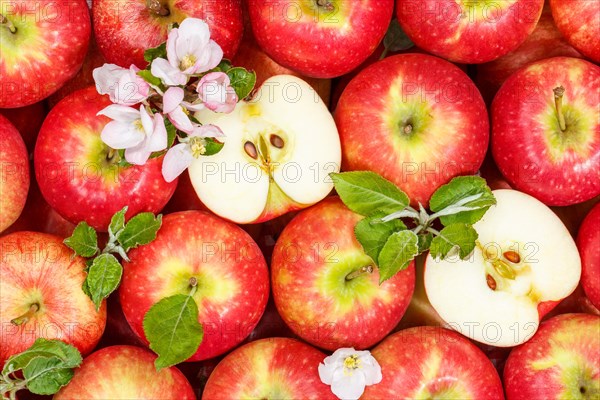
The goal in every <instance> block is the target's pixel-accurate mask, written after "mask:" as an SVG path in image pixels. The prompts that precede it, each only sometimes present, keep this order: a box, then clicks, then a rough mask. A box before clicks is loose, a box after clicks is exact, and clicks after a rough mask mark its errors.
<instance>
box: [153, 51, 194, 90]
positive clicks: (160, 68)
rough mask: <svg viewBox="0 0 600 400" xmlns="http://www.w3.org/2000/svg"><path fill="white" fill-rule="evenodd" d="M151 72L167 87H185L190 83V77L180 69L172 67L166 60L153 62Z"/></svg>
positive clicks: (160, 59)
mask: <svg viewBox="0 0 600 400" xmlns="http://www.w3.org/2000/svg"><path fill="white" fill-rule="evenodd" d="M150 72H152V75H154V76H155V77H157V78H159V79H160V80H162V81H163V82H164V83H165V85H167V86H179V85H185V84H186V83H187V81H188V77H187V76H186V75H185V74H184V73H183V72H181V71H180V70H179V68H177V67H174V66H172V65H171V64H170V63H169V61H167V60H165V59H164V58H156V59H155V60H154V61H152V66H151V67H150Z"/></svg>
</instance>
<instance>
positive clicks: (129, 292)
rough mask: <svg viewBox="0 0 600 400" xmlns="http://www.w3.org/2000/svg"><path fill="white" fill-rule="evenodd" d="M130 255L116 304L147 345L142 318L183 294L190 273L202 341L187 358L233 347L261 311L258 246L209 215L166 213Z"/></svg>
mask: <svg viewBox="0 0 600 400" xmlns="http://www.w3.org/2000/svg"><path fill="white" fill-rule="evenodd" d="M129 258H130V259H131V262H129V263H126V264H125V266H124V272H123V281H122V283H121V287H120V289H119V292H120V296H121V305H122V306H123V312H124V314H125V317H126V318H127V321H128V322H129V324H130V325H131V327H132V328H133V331H134V332H135V333H136V334H137V335H138V336H140V337H141V338H142V339H143V340H144V341H145V342H146V343H147V341H146V339H145V335H144V330H143V327H142V321H143V319H144V316H145V315H146V312H147V311H148V310H149V309H150V307H152V306H153V305H154V304H155V303H157V302H158V301H160V300H161V299H163V298H165V297H169V296H172V295H175V294H177V293H184V292H186V288H187V282H189V279H190V278H191V277H195V278H196V279H197V280H198V288H199V289H198V291H197V292H196V294H195V295H194V299H195V301H196V303H197V304H198V309H199V315H198V320H199V321H200V323H202V325H203V328H204V339H203V340H202V344H201V345H200V348H199V349H198V351H197V352H196V354H194V355H193V356H192V357H191V358H190V359H189V360H188V361H198V360H205V359H208V358H212V357H216V356H218V355H220V354H223V353H225V352H226V351H228V350H230V349H232V348H233V347H235V346H236V345H238V344H239V343H241V342H242V341H243V340H244V339H245V338H246V337H247V336H248V335H249V334H250V332H252V330H253V329H254V327H255V326H256V324H257V323H258V321H259V319H260V317H261V315H262V314H263V311H264V310H265V306H266V304H267V298H268V296H269V277H268V271H267V266H266V263H265V260H264V258H263V256H262V254H261V253H260V249H259V248H258V246H257V245H256V243H255V242H254V241H253V240H252V238H250V236H249V235H248V234H247V233H245V232H244V231H243V230H242V229H241V228H239V227H238V226H236V225H234V224H232V223H229V222H226V221H224V220H222V219H220V218H218V217H216V216H214V215H211V214H208V213H204V212H200V211H186V212H179V213H174V214H169V215H167V216H165V217H164V218H163V223H162V226H161V228H160V230H159V232H158V235H157V237H156V240H154V241H153V242H152V243H150V244H148V245H146V246H142V247H139V248H137V249H134V250H132V251H131V252H130V253H129ZM186 293H187V292H186Z"/></svg>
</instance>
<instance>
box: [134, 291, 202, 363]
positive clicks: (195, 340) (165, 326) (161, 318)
mask: <svg viewBox="0 0 600 400" xmlns="http://www.w3.org/2000/svg"><path fill="white" fill-rule="evenodd" d="M144 333H145V334H146V338H147V339H148V341H149V342H150V348H151V349H152V350H153V351H154V352H155V353H156V354H158V358H157V359H156V361H155V362H154V364H155V365H156V368H157V369H161V368H166V367H170V366H172V365H175V364H178V363H180V362H183V361H185V360H187V359H188V358H190V357H191V356H192V355H193V354H194V353H195V352H196V351H197V350H198V347H199V346H200V343H201V342H202V337H203V335H204V332H203V330H202V325H200V323H199V322H198V306H197V305H196V301H195V300H194V299H193V297H192V296H187V295H184V294H177V295H174V296H171V297H167V298H164V299H162V300H160V301H159V302H158V303H156V304H154V305H153V306H152V307H151V308H150V310H148V312H147V313H146V315H145V316H144Z"/></svg>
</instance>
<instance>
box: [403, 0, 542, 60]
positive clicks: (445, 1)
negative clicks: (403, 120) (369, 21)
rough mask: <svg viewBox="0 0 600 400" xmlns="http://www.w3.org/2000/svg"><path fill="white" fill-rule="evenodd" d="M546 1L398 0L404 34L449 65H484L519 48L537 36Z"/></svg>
mask: <svg viewBox="0 0 600 400" xmlns="http://www.w3.org/2000/svg"><path fill="white" fill-rule="evenodd" d="M543 6H544V0H513V1H497V0H476V1H455V0H398V1H397V2H396V16H397V17H398V22H400V26H402V29H403V30H404V32H405V33H406V35H407V36H408V37H409V38H410V39H411V40H412V41H413V42H414V43H415V44H416V45H417V46H418V47H420V48H422V49H424V50H425V51H427V52H429V53H431V54H435V55H437V56H439V57H443V58H445V59H448V60H450V61H454V62H459V63H465V64H480V63H484V62H488V61H492V60H495V59H496V58H498V57H501V56H503V55H504V54H506V53H508V52H510V51H512V50H514V49H516V48H517V47H519V45H521V43H523V42H524V41H525V39H526V38H527V36H529V34H530V33H531V32H533V30H534V28H535V25H536V24H537V22H538V19H539V18H540V14H541V13H542V8H543Z"/></svg>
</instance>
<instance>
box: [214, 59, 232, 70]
mask: <svg viewBox="0 0 600 400" xmlns="http://www.w3.org/2000/svg"><path fill="white" fill-rule="evenodd" d="M231 68H233V65H232V64H231V61H229V60H228V59H226V58H224V59H222V60H221V62H220V63H219V65H217V67H216V68H215V69H214V70H213V71H221V72H227V71H229V70H230V69H231Z"/></svg>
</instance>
